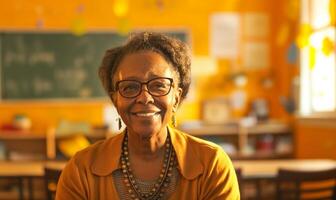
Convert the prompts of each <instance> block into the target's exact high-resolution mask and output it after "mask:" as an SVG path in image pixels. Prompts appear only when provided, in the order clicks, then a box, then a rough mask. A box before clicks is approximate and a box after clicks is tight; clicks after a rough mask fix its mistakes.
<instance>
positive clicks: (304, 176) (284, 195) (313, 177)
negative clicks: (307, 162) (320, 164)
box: [277, 168, 336, 200]
mask: <svg viewBox="0 0 336 200" xmlns="http://www.w3.org/2000/svg"><path fill="white" fill-rule="evenodd" d="M277 199H283V200H284V199H286V200H287V199H294V200H299V199H300V200H301V199H309V200H317V199H319V200H322V199H326V200H327V199H329V200H336V168H333V169H328V170H319V171H297V170H287V169H280V170H279V171H278V177H277Z"/></svg>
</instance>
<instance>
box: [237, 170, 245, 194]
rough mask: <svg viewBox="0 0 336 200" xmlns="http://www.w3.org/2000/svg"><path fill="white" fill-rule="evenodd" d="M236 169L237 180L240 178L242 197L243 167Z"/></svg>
mask: <svg viewBox="0 0 336 200" xmlns="http://www.w3.org/2000/svg"><path fill="white" fill-rule="evenodd" d="M235 171H236V175H237V180H238V184H239V191H240V197H242V193H243V176H242V169H241V168H236V169H235Z"/></svg>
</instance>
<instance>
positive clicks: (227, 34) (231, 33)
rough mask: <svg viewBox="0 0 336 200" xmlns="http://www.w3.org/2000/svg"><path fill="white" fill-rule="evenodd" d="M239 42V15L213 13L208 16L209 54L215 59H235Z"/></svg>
mask: <svg viewBox="0 0 336 200" xmlns="http://www.w3.org/2000/svg"><path fill="white" fill-rule="evenodd" d="M239 41H240V15H239V14H238V13H233V12H229V13H215V14H213V15H211V16H210V54H211V55H212V56H214V57H216V58H229V59H235V58H237V56H238V53H239V52H238V50H239V49H238V47H239Z"/></svg>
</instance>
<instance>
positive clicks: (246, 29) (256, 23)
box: [243, 12, 270, 38]
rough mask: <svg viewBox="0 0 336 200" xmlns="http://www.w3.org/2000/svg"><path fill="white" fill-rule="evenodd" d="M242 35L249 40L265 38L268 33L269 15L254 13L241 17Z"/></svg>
mask: <svg viewBox="0 0 336 200" xmlns="http://www.w3.org/2000/svg"><path fill="white" fill-rule="evenodd" d="M256 27H258V28H256ZM243 33H244V36H245V37H249V38H267V37H268V36H269V33H270V24H269V15H267V14H264V13H255V12H248V13H245V14H244V15H243Z"/></svg>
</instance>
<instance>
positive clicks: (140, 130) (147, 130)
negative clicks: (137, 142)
mask: <svg viewBox="0 0 336 200" xmlns="http://www.w3.org/2000/svg"><path fill="white" fill-rule="evenodd" d="M160 130H161V128H160V127H151V126H145V127H143V126H142V127H134V128H133V131H134V132H135V133H136V134H138V135H139V136H140V137H141V138H143V139H149V138H151V137H152V136H153V135H155V134H156V133H158V132H160Z"/></svg>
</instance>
